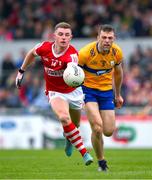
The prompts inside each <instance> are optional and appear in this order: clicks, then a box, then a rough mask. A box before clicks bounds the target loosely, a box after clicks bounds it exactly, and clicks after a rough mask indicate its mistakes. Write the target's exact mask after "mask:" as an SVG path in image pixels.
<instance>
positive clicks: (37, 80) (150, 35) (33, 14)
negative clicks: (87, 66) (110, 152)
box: [0, 0, 152, 149]
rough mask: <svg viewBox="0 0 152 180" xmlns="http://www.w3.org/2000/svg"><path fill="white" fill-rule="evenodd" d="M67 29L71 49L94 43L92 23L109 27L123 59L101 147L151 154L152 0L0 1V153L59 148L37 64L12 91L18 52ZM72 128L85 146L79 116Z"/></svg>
mask: <svg viewBox="0 0 152 180" xmlns="http://www.w3.org/2000/svg"><path fill="white" fill-rule="evenodd" d="M60 21H66V22H68V23H70V24H71V26H72V30H73V36H74V37H73V40H72V44H73V45H74V46H75V47H76V48H77V49H78V50H79V49H80V48H81V47H82V46H84V45H85V44H87V43H88V42H91V41H94V40H96V36H97V29H98V25H99V24H105V23H108V24H111V25H113V26H114V28H115V29H116V35H117V40H116V42H117V44H118V45H120V47H121V48H122V50H123V53H124V62H123V68H124V81H123V86H122V95H123V97H124V100H125V101H124V106H123V108H122V109H120V110H116V120H117V129H116V131H115V133H114V135H113V136H112V137H111V138H105V147H107V148H152V140H151V139H150V137H151V134H150V133H151V131H152V0H144V1H143V0H132V1H130V0H123V1H121V0H73V1H70V0H47V1H45V0H5V1H4V0H1V1H0V148H1V149H30V148H34V149H41V148H57V147H63V145H64V138H63V133H62V127H61V126H60V124H59V123H58V121H57V119H56V117H55V116H54V114H53V112H52V111H51V107H50V106H49V104H48V101H47V98H46V96H45V93H44V81H43V69H42V65H41V62H40V59H39V58H37V59H36V60H35V63H33V64H32V66H31V67H30V68H28V70H27V72H26V73H25V76H24V81H23V86H22V88H21V89H20V90H18V89H16V88H15V78H16V74H17V70H18V68H19V67H20V66H21V64H22V62H23V59H24V57H25V54H26V53H27V51H28V50H30V49H31V48H32V47H33V46H35V45H36V44H37V43H39V42H42V41H44V40H49V41H52V32H53V27H54V25H56V23H58V22H60ZM80 130H81V133H82V137H83V139H84V142H85V145H86V146H87V147H91V142H90V132H91V131H90V126H89V124H88V121H87V118H86V116H85V112H84V111H83V112H82V119H81V126H80Z"/></svg>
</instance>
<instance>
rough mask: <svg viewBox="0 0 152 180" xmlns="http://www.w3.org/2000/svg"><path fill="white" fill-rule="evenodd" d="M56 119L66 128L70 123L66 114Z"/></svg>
mask: <svg viewBox="0 0 152 180" xmlns="http://www.w3.org/2000/svg"><path fill="white" fill-rule="evenodd" d="M58 118H59V120H60V122H61V123H62V125H63V126H67V125H69V124H70V122H71V119H70V117H69V116H68V114H60V115H59V116H58Z"/></svg>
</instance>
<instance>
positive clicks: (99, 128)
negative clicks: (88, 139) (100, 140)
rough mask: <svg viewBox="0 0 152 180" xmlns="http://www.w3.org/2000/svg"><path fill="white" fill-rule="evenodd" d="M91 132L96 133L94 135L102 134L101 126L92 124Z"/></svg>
mask: <svg viewBox="0 0 152 180" xmlns="http://www.w3.org/2000/svg"><path fill="white" fill-rule="evenodd" d="M93 133H94V134H95V135H96V137H100V136H101V134H102V126H99V125H98V126H94V127H93Z"/></svg>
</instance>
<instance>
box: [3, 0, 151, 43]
mask: <svg viewBox="0 0 152 180" xmlns="http://www.w3.org/2000/svg"><path fill="white" fill-rule="evenodd" d="M60 21H67V22H69V23H70V24H71V25H72V29H73V35H74V37H76V38H79V37H95V36H96V34H97V29H98V25H99V24H104V23H110V24H112V25H113V26H114V27H115V28H116V30H117V37H118V38H130V37H146V36H148V37H149V36H152V0H132V1H130V0H123V1H122V0H72V1H71V0H47V1H46V0H1V1H0V39H3V40H7V41H12V40H14V39H15V40H18V39H36V38H41V39H42V38H43V39H48V38H50V36H51V33H52V28H53V26H54V25H55V24H56V23H58V22H60Z"/></svg>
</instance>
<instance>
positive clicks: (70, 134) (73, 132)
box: [63, 122, 87, 156]
mask: <svg viewBox="0 0 152 180" xmlns="http://www.w3.org/2000/svg"><path fill="white" fill-rule="evenodd" d="M63 129H64V134H65V136H66V138H67V139H68V140H69V141H70V142H71V144H72V145H73V146H75V147H76V149H77V150H78V151H79V152H80V153H81V155H82V156H83V155H84V154H85V153H86V152H87V150H86V148H85V147H84V144H83V142H82V138H81V136H80V132H79V130H78V128H77V127H76V126H75V125H74V123H72V122H71V124H69V125H68V126H63Z"/></svg>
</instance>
